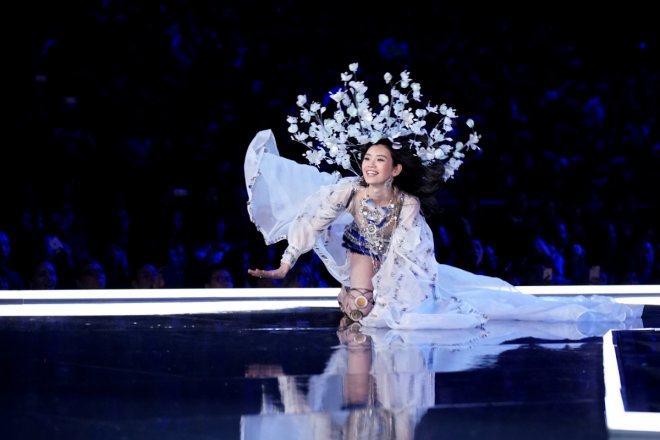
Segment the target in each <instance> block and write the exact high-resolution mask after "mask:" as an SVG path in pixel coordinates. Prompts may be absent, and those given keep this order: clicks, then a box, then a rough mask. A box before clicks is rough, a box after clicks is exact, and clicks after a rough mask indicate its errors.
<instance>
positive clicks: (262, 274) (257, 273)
mask: <svg viewBox="0 0 660 440" xmlns="http://www.w3.org/2000/svg"><path fill="white" fill-rule="evenodd" d="M290 269H291V266H289V265H288V264H286V263H282V264H280V267H278V268H277V269H272V270H264V269H248V274H250V275H252V276H253V277H257V278H268V279H273V280H281V279H282V278H284V277H285V276H286V274H287V273H289V270H290Z"/></svg>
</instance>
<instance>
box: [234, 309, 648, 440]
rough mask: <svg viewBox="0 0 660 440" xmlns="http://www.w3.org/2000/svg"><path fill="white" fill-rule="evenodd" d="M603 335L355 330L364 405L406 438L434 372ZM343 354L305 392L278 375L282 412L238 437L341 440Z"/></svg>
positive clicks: (528, 324)
mask: <svg viewBox="0 0 660 440" xmlns="http://www.w3.org/2000/svg"><path fill="white" fill-rule="evenodd" d="M635 321H636V320H632V321H631V322H629V323H614V324H613V325H612V327H614V328H616V329H629V328H636V327H637V326H638V324H640V323H639V322H635ZM608 330H609V327H607V326H596V327H589V328H582V327H581V325H580V323H578V322H547V321H545V322H543V321H506V320H491V321H489V322H487V323H486V324H485V325H484V327H483V328H469V329H460V330H393V329H386V328H374V327H362V329H361V333H362V334H364V335H367V336H369V337H370V338H371V344H372V345H371V350H372V351H371V368H370V370H369V374H370V375H371V376H372V377H373V379H374V381H375V390H376V391H375V398H374V401H373V403H372V406H373V408H374V409H375V410H376V411H377V412H378V413H379V414H380V415H381V416H387V417H391V418H392V420H393V421H394V425H397V426H398V427H399V429H402V430H404V432H399V433H397V434H400V435H396V436H395V435H393V436H390V437H388V438H397V439H398V438H412V437H410V436H408V435H406V434H410V433H413V432H414V430H415V426H416V425H417V424H418V423H419V421H420V420H421V419H422V417H423V416H424V415H425V414H426V412H427V410H428V409H429V408H431V407H433V406H435V405H436V396H435V391H436V386H435V382H436V373H454V372H461V371H468V370H475V369H483V368H491V367H494V366H495V365H496V363H497V360H498V356H499V355H500V354H502V353H504V352H505V351H507V350H514V349H517V348H518V347H520V344H517V343H515V341H516V340H519V339H522V338H534V339H536V340H539V342H543V343H542V346H543V347H544V348H546V349H560V350H567V349H573V348H578V347H579V346H580V345H581V344H580V341H581V340H583V339H587V338H590V337H600V336H603V335H604V334H605V333H606V332H607V331H608ZM549 341H561V343H560V344H558V343H547V342H549ZM569 341H574V342H573V343H571V344H568V342H569ZM348 356H349V352H348V348H347V347H346V346H345V345H342V346H339V347H337V348H336V349H335V350H334V352H333V354H332V356H331V357H330V359H329V360H328V362H327V364H326V367H325V369H324V371H323V373H322V374H319V375H314V376H311V377H310V378H309V382H308V386H307V387H306V388H307V392H306V393H305V392H303V391H302V390H303V387H299V386H298V385H297V384H296V377H295V376H280V377H278V383H279V393H280V395H279V399H280V400H281V402H282V404H283V406H284V409H283V411H282V410H276V409H274V407H273V406H272V405H264V407H263V408H262V412H261V413H260V414H251V415H244V416H242V417H241V434H242V435H241V438H243V439H245V440H256V439H280V438H285V439H287V440H297V439H301V440H302V439H311V438H341V432H344V431H345V429H346V426H347V424H348V421H349V417H350V414H351V412H350V411H349V410H347V409H344V408H343V404H344V401H345V395H344V391H345V386H344V381H345V380H346V375H347V374H348V369H347V365H348ZM268 397H275V398H276V399H277V396H268Z"/></svg>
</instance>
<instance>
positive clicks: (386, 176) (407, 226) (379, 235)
mask: <svg viewBox="0 0 660 440" xmlns="http://www.w3.org/2000/svg"><path fill="white" fill-rule="evenodd" d="M350 70H351V72H355V71H356V70H357V64H354V65H351V66H350ZM342 78H343V79H344V80H345V85H346V89H345V90H344V91H341V90H340V91H339V92H337V93H335V94H334V95H333V96H332V97H333V99H335V101H336V102H337V104H338V110H337V111H335V112H334V114H333V118H332V119H327V118H325V119H324V118H323V117H322V116H321V114H322V113H323V111H324V110H325V107H323V106H320V105H319V104H317V103H312V104H311V105H310V106H309V108H307V107H306V97H304V96H301V97H299V99H298V105H299V106H300V107H301V108H302V110H301V116H300V118H301V121H303V122H306V123H309V125H310V128H309V134H307V133H302V134H301V133H300V132H299V131H298V123H300V122H301V121H298V120H296V119H295V118H294V119H291V118H290V119H289V122H290V124H291V126H290V127H289V131H290V132H292V133H295V135H294V137H293V138H294V139H296V140H299V141H301V142H303V143H304V144H305V145H307V146H308V148H309V151H308V154H307V158H308V160H309V161H310V162H311V163H312V164H315V165H318V164H319V163H320V162H321V161H322V160H325V161H326V162H328V163H330V164H336V165H341V166H342V167H343V168H345V169H350V167H351V163H352V161H353V160H357V161H359V163H360V175H361V177H357V176H351V177H342V176H341V175H340V174H339V173H338V172H335V173H333V174H329V173H325V172H321V171H319V170H318V169H317V168H316V167H314V166H310V165H303V164H298V163H296V162H293V161H290V160H288V159H285V158H282V157H280V156H279V153H278V150H277V146H276V143H275V139H274V136H273V134H272V132H271V131H270V130H264V131H261V132H259V133H258V134H257V136H256V137H255V138H254V139H253V141H252V143H251V144H250V147H249V148H248V152H247V154H246V158H245V178H246V184H247V189H248V194H249V201H248V212H249V214H250V218H251V220H252V221H253V222H254V223H255V225H256V226H257V228H258V229H259V230H260V232H261V233H262V234H263V235H264V238H265V241H266V244H272V243H275V242H277V241H279V240H282V239H287V241H288V247H287V248H286V250H285V252H284V255H283V257H282V259H281V264H280V267H278V268H277V269H274V270H263V269H249V270H248V273H249V274H250V275H252V276H256V277H260V278H270V279H282V278H284V277H285V276H286V275H287V273H288V272H289V270H290V269H291V267H293V265H294V264H295V263H296V260H297V258H298V257H299V256H300V255H302V254H303V253H305V252H308V251H310V250H314V251H315V252H316V254H317V255H318V256H319V257H320V259H321V261H323V263H324V264H325V266H326V268H327V269H328V272H329V273H330V274H331V275H332V276H333V277H334V278H335V279H336V280H337V281H338V282H339V283H340V284H341V285H342V288H341V292H340V294H339V302H340V307H341V309H342V311H343V312H344V313H345V314H346V315H347V316H348V317H350V318H351V319H353V320H355V321H358V320H359V321H360V323H361V324H362V325H363V326H367V327H370V326H371V327H390V328H401V329H418V328H425V329H462V328H470V327H476V326H480V325H482V324H483V323H484V322H486V321H487V320H488V319H515V320H541V321H576V320H592V321H594V320H595V321H624V320H627V319H629V318H638V317H639V316H640V315H641V311H642V308H641V307H639V306H627V305H623V304H619V303H616V302H614V301H612V300H611V299H608V298H596V297H594V298H584V297H578V298H572V299H568V300H567V299H564V300H561V301H557V300H550V299H541V298H537V297H533V296H529V295H525V294H523V293H521V292H519V291H517V290H516V288H515V287H514V286H512V285H511V284H509V283H507V282H505V281H503V280H501V279H499V278H494V277H488V276H482V275H476V274H472V273H470V272H466V271H463V270H461V269H458V268H454V267H451V266H448V265H442V264H438V263H437V262H436V260H435V255H434V246H433V244H434V243H433V234H432V232H431V230H430V228H429V226H428V223H427V222H426V220H425V218H424V214H426V213H427V212H429V211H430V210H432V209H433V208H434V203H435V198H434V195H435V193H436V192H437V191H438V190H439V189H440V188H441V186H442V182H443V180H447V179H448V178H451V176H452V175H453V174H454V172H455V171H456V170H457V169H458V167H459V166H460V164H461V163H462V158H463V157H464V152H465V151H466V150H467V149H469V147H471V148H473V149H474V148H475V146H476V143H477V141H478V136H477V135H476V134H474V133H472V134H470V138H469V140H468V141H467V142H465V143H463V142H458V141H456V142H455V143H453V142H454V141H453V139H452V138H451V137H450V136H448V133H449V132H450V131H451V130H452V127H451V119H452V118H454V117H455V113H454V111H453V109H451V108H448V107H446V106H444V105H443V106H441V107H440V108H439V110H438V107H432V106H430V104H429V105H427V106H426V108H425V109H417V110H414V109H412V108H410V107H409V106H408V103H409V99H408V98H407V97H406V96H403V95H402V93H403V92H402V91H401V90H408V89H409V91H408V92H407V93H409V94H410V96H411V97H412V98H413V99H415V98H419V96H420V94H419V85H416V84H415V83H411V82H410V78H409V75H408V74H407V72H402V74H401V81H399V83H397V84H399V88H397V86H395V87H393V88H392V89H391V93H390V97H389V98H388V97H383V95H380V96H379V102H380V103H381V104H382V105H383V108H382V109H380V110H379V111H375V112H374V111H372V110H371V108H370V107H369V105H368V102H369V101H368V100H367V99H366V98H365V92H366V87H365V86H364V84H363V83H361V82H355V81H352V80H351V78H352V75H351V74H348V73H346V74H343V75H342ZM390 79H391V75H389V74H386V75H385V80H386V82H387V83H388V84H389V82H390ZM390 105H391V106H390ZM438 112H439V113H440V114H441V118H440V122H439V123H438V124H436V125H435V126H433V127H432V129H431V130H430V131H427V129H426V128H424V127H426V126H427V124H426V121H425V120H423V119H424V118H426V117H427V116H428V115H429V114H432V113H438ZM442 115H444V116H442ZM314 118H316V119H314ZM355 119H357V121H355ZM310 121H311V122H310ZM315 121H316V122H315ZM467 125H468V126H469V127H470V128H472V123H471V121H470V120H468V123H467ZM429 126H430V125H429ZM381 134H382V136H378V135H381ZM309 138H313V139H315V140H316V143H313V142H310V141H308V139H309ZM374 138H375V140H373V139H374ZM369 140H373V141H369ZM452 143H453V145H452ZM466 147H468V148H466Z"/></svg>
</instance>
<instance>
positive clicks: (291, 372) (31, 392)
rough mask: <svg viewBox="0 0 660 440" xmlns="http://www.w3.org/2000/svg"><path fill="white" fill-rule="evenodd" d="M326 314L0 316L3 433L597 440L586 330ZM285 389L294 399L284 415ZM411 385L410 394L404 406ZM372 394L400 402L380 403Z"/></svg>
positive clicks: (598, 377)
mask: <svg viewBox="0 0 660 440" xmlns="http://www.w3.org/2000/svg"><path fill="white" fill-rule="evenodd" d="M339 318H340V316H339V314H338V313H337V312H336V311H335V310H319V309H313V310H311V309H310V310H304V309H300V310H295V311H282V312H254V313H231V314H209V315H178V316H128V317H122V316H109V317H34V318H30V317H16V318H12V317H4V318H2V319H0V330H1V331H0V346H1V347H2V350H1V352H0V365H1V367H0V368H1V369H2V377H3V382H2V393H1V394H0V396H1V400H0V401H1V409H2V412H1V414H2V419H3V420H2V425H3V429H2V438H4V439H10V438H11V439H13V438H21V439H41V438H44V439H45V438H48V439H53V438H65V439H78V438H80V439H90V438H93V439H152V438H153V439H239V438H246V439H247V438H268V439H278V438H286V439H287V440H291V439H297V438H351V437H352V436H353V435H354V434H358V433H359V434H360V435H361V437H360V435H358V436H357V438H415V439H432V438H449V439H472V438H475V439H476V438H498V439H499V438H506V439H512V438H514V439H518V438H521V439H523V438H525V439H528V438H534V439H536V440H539V439H557V438H561V439H563V440H568V439H605V438H607V428H606V423H605V414H604V403H603V395H604V390H603V387H604V386H603V366H602V342H601V341H602V338H601V337H599V336H597V335H590V336H589V335H584V336H582V337H580V338H578V340H576V339H575V337H573V338H565V337H562V335H566V334H575V333H573V332H572V331H573V330H575V329H574V328H567V327H561V328H560V327H557V326H547V327H544V326H542V325H534V326H528V327H524V326H523V327H517V326H516V325H515V323H512V325H510V326H509V325H507V323H500V324H499V325H496V326H487V327H486V328H485V329H483V330H482V329H474V330H473V331H465V332H462V331H444V332H437V331H436V332H421V331H416V332H408V333H406V332H394V331H390V332H384V331H366V330H365V329H358V328H342V329H340V328H339ZM644 324H645V325H652V324H656V323H653V322H644ZM338 330H339V331H338ZM622 342H624V341H623V340H620V343H622ZM634 344H635V345H636V347H637V348H636V349H633V351H634V353H636V354H637V356H638V357H639V356H649V355H650V352H651V351H653V350H656V351H655V352H654V353H655V354H654V355H655V356H657V342H654V343H653V344H651V345H649V344H647V341H642V342H640V341H635V342H634ZM651 346H652V348H649V347H651ZM640 347H642V348H640ZM644 349H646V350H647V351H646V352H643V353H642V351H641V350H644ZM364 362H367V364H364ZM632 362H635V359H633V361H632ZM342 363H343V364H342ZM347 365H348V366H347ZM365 368H366V370H365ZM365 371H367V373H365ZM647 376H651V375H650V374H648V375H647ZM636 379H639V376H636ZM362 380H365V381H366V382H363V384H368V387H369V388H368V389H369V390H370V391H369V392H368V393H367V394H365V395H363V396H362V397H364V399H363V400H360V399H361V398H360V395H358V398H357V400H355V399H354V398H355V396H353V399H354V400H353V402H352V404H349V403H350V402H348V401H347V399H348V398H349V396H348V394H349V391H347V389H351V390H352V391H355V390H356V389H359V387H360V384H361V383H362V382H361V381H362ZM655 380H657V376H656V377H655ZM283 382H287V383H288V384H289V385H290V386H292V388H291V389H292V390H293V391H294V392H295V394H296V395H298V396H300V397H301V399H302V400H301V401H300V402H303V403H304V404H300V405H298V406H296V407H295V408H292V407H290V406H289V407H288V408H287V405H288V404H289V403H290V402H284V401H285V400H286V399H285V398H284V397H283V394H282V388H281V387H280V386H281V385H282V383H283ZM415 383H417V384H418V385H419V384H421V385H422V386H421V388H420V389H422V390H423V394H424V396H425V397H424V398H422V399H419V400H416V399H413V398H409V397H410V396H415V395H416V393H415V392H414V390H412V388H414V387H415V385H414V384H415ZM346 384H352V388H351V387H350V386H349V387H346ZM392 384H396V386H397V387H398V388H387V387H389V386H391V385H392ZM628 384H629V386H631V385H630V384H631V382H630V380H628ZM640 386H643V384H641V385H640ZM319 387H320V388H319ZM386 389H389V390H400V391H397V392H400V393H401V394H399V395H397V394H396V392H395V393H393V395H391V396H389V397H388V399H383V395H384V394H385V393H384V391H385V390H386ZM319 390H321V391H319ZM401 390H403V391H401ZM352 391H351V392H352ZM376 393H380V394H379V395H376ZM406 393H410V395H409V396H408V395H406ZM358 394H359V393H358ZM314 396H316V397H314ZM319 396H321V397H319ZM365 396H366V397H365ZM374 396H376V397H374ZM656 397H657V396H656ZM315 399H316V400H315ZM397 399H398V400H400V402H399V404H398V406H397V405H390V407H388V405H387V404H384V403H383V402H384V400H387V401H389V402H390V404H392V402H394V401H397ZM300 402H299V403H300ZM648 404H649V405H657V400H653V401H651V400H650V399H649V403H648ZM394 406H396V408H394V409H393V408H392V407H394ZM397 411H398V413H400V414H401V413H403V414H404V417H403V418H404V419H405V420H407V422H405V423H409V425H410V430H409V432H408V434H409V435H405V434H400V435H399V436H394V434H392V435H389V436H387V435H386V434H383V432H387V430H388V429H390V428H392V426H394V425H397V424H398V426H399V427H400V426H402V425H401V418H400V417H399V418H397V417H394V416H393V414H395V413H397ZM266 413H268V415H266ZM294 413H295V414H294ZM406 414H407V415H406ZM410 414H413V416H412V417H409V416H410ZM265 421H268V424H269V425H268V427H267V430H266V431H265V432H264V433H262V434H263V435H262V436H261V437H259V436H256V434H255V433H256V432H257V431H258V429H259V428H264V427H265V426H266V423H265ZM319 421H321V422H322V423H321V422H319ZM319 423H321V425H323V429H321V431H319V429H320V428H319V426H321V425H319ZM368 423H372V425H371V426H369V425H368ZM405 423H404V424H405ZM273 426H275V427H273ZM310 426H314V429H316V432H317V435H316V436H315V437H314V436H312V437H310V435H311V434H310V431H309V428H310ZM377 430H379V431H380V432H381V435H380V436H379V437H375V436H372V437H369V436H368V435H367V434H368V433H369V432H371V433H372V434H373V433H375V432H376V431H377ZM319 432H324V434H318V433H319ZM374 435H375V434H374Z"/></svg>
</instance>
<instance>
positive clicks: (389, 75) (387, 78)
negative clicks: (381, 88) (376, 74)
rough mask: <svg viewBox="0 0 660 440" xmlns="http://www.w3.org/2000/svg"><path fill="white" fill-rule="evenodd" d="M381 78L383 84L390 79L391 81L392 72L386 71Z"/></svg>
mask: <svg viewBox="0 0 660 440" xmlns="http://www.w3.org/2000/svg"><path fill="white" fill-rule="evenodd" d="M383 79H385V84H389V83H390V81H392V74H391V73H390V72H387V73H386V74H385V75H383Z"/></svg>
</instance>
